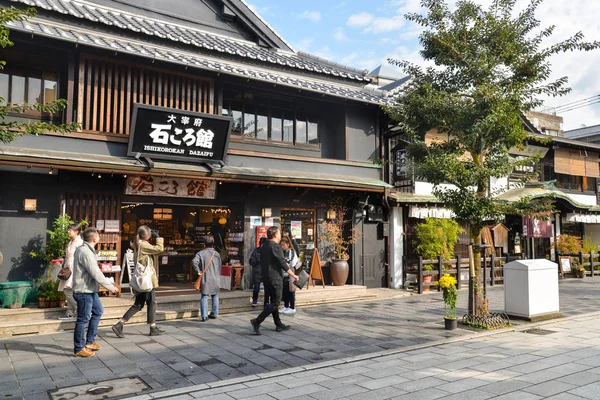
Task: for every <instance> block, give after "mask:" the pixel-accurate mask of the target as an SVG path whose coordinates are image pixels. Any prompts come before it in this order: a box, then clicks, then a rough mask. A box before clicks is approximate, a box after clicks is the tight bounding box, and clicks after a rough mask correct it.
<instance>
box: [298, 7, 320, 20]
mask: <svg viewBox="0 0 600 400" xmlns="http://www.w3.org/2000/svg"><path fill="white" fill-rule="evenodd" d="M298 18H300V19H308V20H309V21H312V22H319V21H320V20H321V13H320V12H318V11H309V10H306V11H304V12H302V13H300V14H298Z"/></svg>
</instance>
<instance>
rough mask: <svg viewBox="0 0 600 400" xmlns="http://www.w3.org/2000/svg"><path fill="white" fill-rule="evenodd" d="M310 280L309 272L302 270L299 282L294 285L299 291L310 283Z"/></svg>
mask: <svg viewBox="0 0 600 400" xmlns="http://www.w3.org/2000/svg"><path fill="white" fill-rule="evenodd" d="M308 278H309V275H308V272H306V271H305V270H302V271H300V273H299V274H298V280H297V281H294V285H296V287H297V288H298V289H302V288H303V287H304V286H305V285H306V282H308Z"/></svg>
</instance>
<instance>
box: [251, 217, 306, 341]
mask: <svg viewBox="0 0 600 400" xmlns="http://www.w3.org/2000/svg"><path fill="white" fill-rule="evenodd" d="M267 239H268V240H267V241H266V242H265V243H263V245H262V247H261V249H260V266H261V271H262V278H263V283H264V284H265V293H266V294H267V295H268V296H269V298H270V299H271V301H270V303H269V306H268V307H266V308H265V309H264V310H263V312H261V313H260V315H259V316H258V317H257V318H256V319H253V320H250V323H251V324H252V329H254V333H255V334H256V335H260V324H261V323H262V322H263V321H264V320H265V318H267V317H268V316H269V314H273V322H275V330H276V331H277V332H282V331H285V330H288V329H289V328H290V327H289V325H284V324H283V323H282V322H281V319H280V318H279V303H281V293H282V290H283V272H284V271H287V273H288V274H290V279H294V280H298V276H297V275H296V274H295V273H294V270H293V269H292V268H289V266H288V264H287V263H286V262H285V258H284V257H283V250H282V249H281V246H280V245H279V241H280V240H281V230H280V229H279V227H277V226H272V227H270V228H269V229H268V230H267Z"/></svg>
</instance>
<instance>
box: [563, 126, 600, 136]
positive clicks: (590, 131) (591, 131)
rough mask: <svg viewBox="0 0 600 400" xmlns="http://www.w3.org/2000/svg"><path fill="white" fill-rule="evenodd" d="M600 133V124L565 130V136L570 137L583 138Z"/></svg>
mask: <svg viewBox="0 0 600 400" xmlns="http://www.w3.org/2000/svg"><path fill="white" fill-rule="evenodd" d="M598 134H600V125H592V126H585V127H583V128H577V129H571V130H570V131H565V137H566V138H569V139H581V138H585V137H588V136H594V135H598Z"/></svg>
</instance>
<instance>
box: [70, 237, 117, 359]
mask: <svg viewBox="0 0 600 400" xmlns="http://www.w3.org/2000/svg"><path fill="white" fill-rule="evenodd" d="M99 241H100V235H99V234H98V231H97V230H96V228H87V229H86V230H85V231H83V244H82V245H81V246H79V247H78V248H77V250H75V255H74V262H73V267H74V268H73V297H74V298H75V301H76V302H77V322H76V323H75V331H74V332H73V342H74V355H75V357H92V356H93V355H94V351H97V350H100V348H101V346H100V345H99V344H97V343H96V333H97V331H98V324H99V323H100V318H101V317H102V314H103V313H104V308H103V307H102V302H101V301H100V297H98V290H99V289H100V286H99V285H102V286H104V287H105V288H106V290H108V291H110V292H111V293H117V292H118V291H119V290H118V289H117V288H116V287H115V286H114V285H113V284H112V283H111V282H110V281H109V280H108V278H107V277H106V276H104V274H103V273H102V271H100V268H99V267H98V256H97V254H96V250H95V249H94V248H95V247H96V245H97V244H98V242H99ZM88 322H89V325H88V330H87V335H86V337H85V339H84V337H83V335H84V332H85V325H86V324H88Z"/></svg>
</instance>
